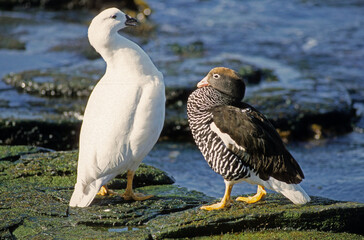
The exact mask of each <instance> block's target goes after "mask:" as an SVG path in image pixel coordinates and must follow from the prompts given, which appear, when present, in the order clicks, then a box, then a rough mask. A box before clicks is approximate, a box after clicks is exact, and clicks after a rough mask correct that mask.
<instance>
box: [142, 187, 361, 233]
mask: <svg viewBox="0 0 364 240" xmlns="http://www.w3.org/2000/svg"><path fill="white" fill-rule="evenodd" d="M363 218H364V204H362V203H353V202H339V201H333V200H329V199H324V198H320V197H313V198H312V202H311V203H309V204H307V205H304V206H295V205H293V204H292V203H290V202H289V201H288V200H286V199H285V198H284V197H282V196H280V195H278V194H268V195H267V198H266V199H265V200H264V201H261V202H259V203H256V204H251V205H247V204H244V203H236V204H234V205H233V206H232V207H231V208H229V209H224V210H221V211H204V210H199V209H191V210H187V211H184V212H179V213H174V214H170V215H169V216H163V217H158V218H155V219H153V220H151V221H149V222H148V224H147V226H148V227H149V228H150V229H151V233H152V236H153V237H154V238H156V239H164V238H185V237H195V236H210V235H219V234H222V233H229V232H235V233H236V232H242V231H248V230H250V231H256V230H265V229H296V230H317V231H332V232H351V233H358V234H364V231H363V228H362V227H361V222H362V219H363Z"/></svg>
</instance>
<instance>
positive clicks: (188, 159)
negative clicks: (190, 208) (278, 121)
mask: <svg viewBox="0 0 364 240" xmlns="http://www.w3.org/2000/svg"><path fill="white" fill-rule="evenodd" d="M288 149H289V150H290V152H291V153H292V155H293V156H294V157H295V158H296V160H297V161H298V162H299V164H300V166H301V168H302V170H303V172H304V174H305V179H304V180H303V182H302V187H303V188H304V189H305V190H306V191H307V193H308V194H309V195H314V196H321V197H327V198H331V199H336V200H344V201H358V202H364V196H363V194H362V193H363V186H364V174H363V173H364V171H363V164H364V153H363V149H364V137H363V134H360V133H355V132H354V133H350V134H347V135H345V136H341V137H337V138H334V139H328V140H320V141H313V142H308V143H295V144H289V145H288ZM145 162H146V163H149V164H152V165H154V166H156V167H159V168H161V169H163V170H165V171H167V172H168V173H169V174H171V175H172V176H173V177H174V178H175V180H176V184H178V185H181V186H185V187H187V188H189V189H193V190H198V191H202V192H204V193H206V194H207V195H210V196H214V197H222V196H223V194H224V189H225V185H224V182H223V179H222V177H221V176H220V175H218V174H216V173H215V172H213V171H212V169H210V167H209V166H208V165H207V163H206V161H205V160H204V158H203V156H202V154H201V153H200V152H199V150H198V149H197V147H196V146H195V145H193V144H183V145H182V144H179V143H174V144H172V143H160V144H157V146H156V147H155V148H154V149H153V151H152V152H151V153H150V154H149V156H148V157H147V158H146V159H145ZM254 192H256V186H252V185H250V184H248V183H245V182H241V183H238V184H236V185H235V186H234V188H233V193H232V194H233V195H240V194H247V193H254Z"/></svg>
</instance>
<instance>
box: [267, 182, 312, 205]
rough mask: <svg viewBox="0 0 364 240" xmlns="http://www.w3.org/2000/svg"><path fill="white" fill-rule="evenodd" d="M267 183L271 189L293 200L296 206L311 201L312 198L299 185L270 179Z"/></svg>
mask: <svg viewBox="0 0 364 240" xmlns="http://www.w3.org/2000/svg"><path fill="white" fill-rule="evenodd" d="M267 183H268V184H269V185H270V189H272V190H274V191H276V192H279V193H281V194H283V195H284V196H285V197H286V198H288V199H289V200H291V201H292V202H293V203H294V204H305V203H308V202H309V201H311V198H310V197H309V196H308V194H307V193H306V192H305V190H303V188H302V187H301V186H300V185H298V184H288V183H285V182H281V181H278V180H277V179H274V178H272V177H271V178H270V179H269V180H268V181H267Z"/></svg>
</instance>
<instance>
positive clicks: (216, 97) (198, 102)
mask: <svg viewBox="0 0 364 240" xmlns="http://www.w3.org/2000/svg"><path fill="white" fill-rule="evenodd" d="M235 101H236V100H234V99H233V98H231V97H229V96H228V95H226V94H224V93H222V92H219V91H218V90H216V89H214V88H213V87H209V86H208V87H203V88H198V89H196V90H195V91H194V92H193V93H192V94H191V95H190V96H189V98H188V101H187V114H188V115H189V117H198V115H200V114H207V113H209V110H210V109H211V108H213V107H217V106H221V105H231V104H233V103H234V102H235Z"/></svg>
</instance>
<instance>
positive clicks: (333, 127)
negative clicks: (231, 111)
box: [244, 79, 355, 140]
mask: <svg viewBox="0 0 364 240" xmlns="http://www.w3.org/2000/svg"><path fill="white" fill-rule="evenodd" d="M244 101H245V102H247V103H249V104H251V105H252V106H254V107H255V108H257V109H258V110H259V111H261V112H262V113H263V114H265V115H266V116H267V117H268V118H269V119H270V120H271V121H272V123H273V125H274V126H275V127H276V128H278V129H279V131H280V132H281V133H283V134H282V136H283V137H284V135H286V136H287V137H288V138H289V139H299V140H306V139H312V138H314V139H320V138H325V137H330V136H335V135H337V134H342V133H346V132H349V131H351V130H352V127H351V125H352V122H353V119H354V117H355V114H354V110H353V107H352V103H351V99H350V97H349V95H348V92H347V91H346V90H345V89H343V88H342V87H340V86H337V85H333V84H330V83H329V82H326V83H315V82H314V81H312V80H308V79H306V80H297V84H295V85H294V86H292V85H291V84H290V85H288V86H287V85H286V84H284V83H273V84H266V85H264V86H263V87H259V88H254V89H248V90H247V97H246V98H245V99H244Z"/></svg>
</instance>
